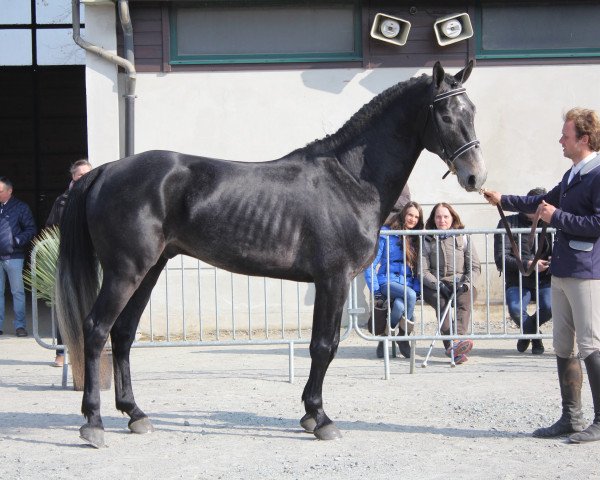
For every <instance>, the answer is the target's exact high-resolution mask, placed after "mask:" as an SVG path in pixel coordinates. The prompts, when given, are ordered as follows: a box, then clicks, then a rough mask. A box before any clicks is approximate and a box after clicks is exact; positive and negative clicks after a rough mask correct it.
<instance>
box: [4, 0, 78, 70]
mask: <svg viewBox="0 0 600 480" xmlns="http://www.w3.org/2000/svg"><path fill="white" fill-rule="evenodd" d="M32 6H33V9H32ZM71 8H72V7H71V0H51V1H50V0H35V3H34V2H32V1H31V0H0V12H2V15H0V45H3V46H4V48H2V49H0V65H6V66H9V65H10V66H17V65H18V66H24V65H83V64H85V51H84V50H83V49H81V48H80V47H78V46H77V45H75V43H74V42H73V38H72V36H73V31H72V28H71V22H72V20H71ZM34 18H35V23H32V22H33V19H34ZM81 18H82V19H83V15H82V16H81ZM83 31H84V29H83V25H82V32H83Z"/></svg>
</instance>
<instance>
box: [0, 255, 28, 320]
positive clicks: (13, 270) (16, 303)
mask: <svg viewBox="0 0 600 480" xmlns="http://www.w3.org/2000/svg"><path fill="white" fill-rule="evenodd" d="M0 267H1V268H0V330H3V325H4V286H5V284H6V276H8V282H9V284H10V291H11V293H12V297H13V310H14V312H15V320H14V325H15V330H16V329H17V328H25V286H24V285H23V259H22V258H11V259H9V260H0ZM4 272H6V276H5V275H4Z"/></svg>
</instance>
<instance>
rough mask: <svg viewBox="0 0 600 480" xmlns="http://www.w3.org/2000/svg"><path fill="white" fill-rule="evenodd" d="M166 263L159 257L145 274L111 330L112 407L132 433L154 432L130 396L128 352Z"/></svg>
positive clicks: (131, 393) (164, 259) (165, 260)
mask: <svg viewBox="0 0 600 480" xmlns="http://www.w3.org/2000/svg"><path fill="white" fill-rule="evenodd" d="M166 263H167V259H166V258H162V257H161V259H160V260H159V261H158V262H157V263H156V265H154V266H153V267H152V268H151V269H150V270H149V271H148V273H147V274H146V276H145V277H144V280H143V281H142V283H141V284H140V286H139V287H138V289H137V290H136V291H135V293H134V294H133V296H132V297H131V299H130V300H129V302H128V303H127V306H126V307H125V308H124V309H123V311H122V312H121V314H120V315H119V317H118V318H117V321H116V322H115V324H114V326H113V328H112V330H111V331H110V338H111V341H112V353H113V366H114V375H115V404H116V407H117V409H118V410H120V411H122V412H123V413H126V414H127V415H129V417H130V420H129V424H128V426H129V429H130V430H131V431H132V432H133V433H149V432H152V431H154V427H153V426H152V423H151V422H150V420H149V419H148V416H147V415H146V414H145V413H144V412H143V411H142V410H140V408H139V407H138V406H137V404H136V402H135V399H134V396H133V388H132V386H131V371H130V368H129V353H130V351H131V344H132V343H133V341H134V340H135V332H136V330H137V326H138V324H139V322H140V317H141V315H142V313H143V312H144V308H146V305H147V304H148V300H149V299H150V294H151V293H152V289H153V288H154V285H156V282H157V281H158V278H159V277H160V274H161V272H162V270H163V268H164V266H165V265H166Z"/></svg>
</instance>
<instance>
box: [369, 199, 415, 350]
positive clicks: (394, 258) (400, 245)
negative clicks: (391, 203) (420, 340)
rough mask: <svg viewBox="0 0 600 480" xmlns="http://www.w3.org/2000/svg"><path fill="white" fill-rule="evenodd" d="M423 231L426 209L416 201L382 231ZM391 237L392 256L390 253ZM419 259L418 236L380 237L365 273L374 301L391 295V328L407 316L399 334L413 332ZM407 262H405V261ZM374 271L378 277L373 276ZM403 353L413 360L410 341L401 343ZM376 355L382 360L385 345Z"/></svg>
mask: <svg viewBox="0 0 600 480" xmlns="http://www.w3.org/2000/svg"><path fill="white" fill-rule="evenodd" d="M422 228H423V210H422V209H421V206H420V205H419V204H418V203H417V202H408V203H407V204H406V205H405V206H404V207H403V208H402V210H401V211H400V213H399V214H397V215H396V216H394V217H392V218H391V220H390V222H389V223H387V224H385V225H384V226H383V227H381V230H412V229H422ZM388 238H389V254H388V245H387V242H388ZM418 256H419V246H418V237H415V236H401V235H380V236H379V246H378V249H377V256H376V257H375V260H374V261H373V264H372V266H371V267H369V268H367V269H366V270H365V280H366V282H367V286H368V287H369V290H371V291H372V292H373V294H374V298H375V300H378V299H383V298H387V296H388V293H389V298H390V305H391V308H392V311H391V314H390V326H391V327H392V328H395V327H396V326H397V325H398V324H399V323H400V318H401V317H402V316H403V315H404V316H405V318H406V319H407V320H408V321H407V322H405V323H406V326H405V325H404V324H403V325H400V332H399V335H404V334H405V333H408V334H410V332H412V325H413V314H414V310H415V305H416V303H417V294H418V293H419V292H420V291H421V288H420V284H419V280H418V278H417V276H416V273H417V265H418ZM405 259H406V261H405ZM373 272H375V273H376V275H373ZM398 347H399V349H400V353H401V354H402V355H403V356H404V357H405V358H409V357H410V346H409V344H408V342H407V341H400V342H398ZM377 356H378V357H379V358H381V357H383V342H379V345H377Z"/></svg>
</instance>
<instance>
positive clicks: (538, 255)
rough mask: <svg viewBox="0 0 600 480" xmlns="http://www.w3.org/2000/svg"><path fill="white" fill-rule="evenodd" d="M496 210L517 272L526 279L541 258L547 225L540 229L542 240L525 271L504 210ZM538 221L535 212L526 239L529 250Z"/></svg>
mask: <svg viewBox="0 0 600 480" xmlns="http://www.w3.org/2000/svg"><path fill="white" fill-rule="evenodd" d="M482 193H483V192H482ZM496 208H497V209H498V213H499V214H500V219H501V220H502V225H504V229H505V230H506V233H507V234H508V238H509V240H510V246H511V248H512V252H513V255H514V256H515V258H516V259H517V261H518V266H519V272H521V274H522V275H524V276H526V277H527V276H529V275H531V272H533V270H534V269H535V266H536V264H537V262H538V261H539V259H540V258H542V254H543V249H544V246H545V245H546V230H547V229H548V225H547V224H546V223H545V224H544V226H543V227H542V233H541V235H542V238H541V239H540V241H539V243H538V248H537V251H536V252H535V256H534V257H533V261H532V262H531V265H529V268H527V269H525V267H524V266H523V260H521V252H520V251H519V247H518V246H517V242H515V239H514V237H513V234H512V231H511V230H510V225H509V224H508V220H506V216H505V215H504V210H502V207H501V206H500V204H498V205H496ZM539 221H540V214H539V213H538V212H536V214H535V217H534V219H533V223H532V225H531V231H530V232H529V236H528V238H527V246H528V248H529V249H531V247H532V246H533V244H534V241H535V231H536V229H537V226H538V222H539Z"/></svg>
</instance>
